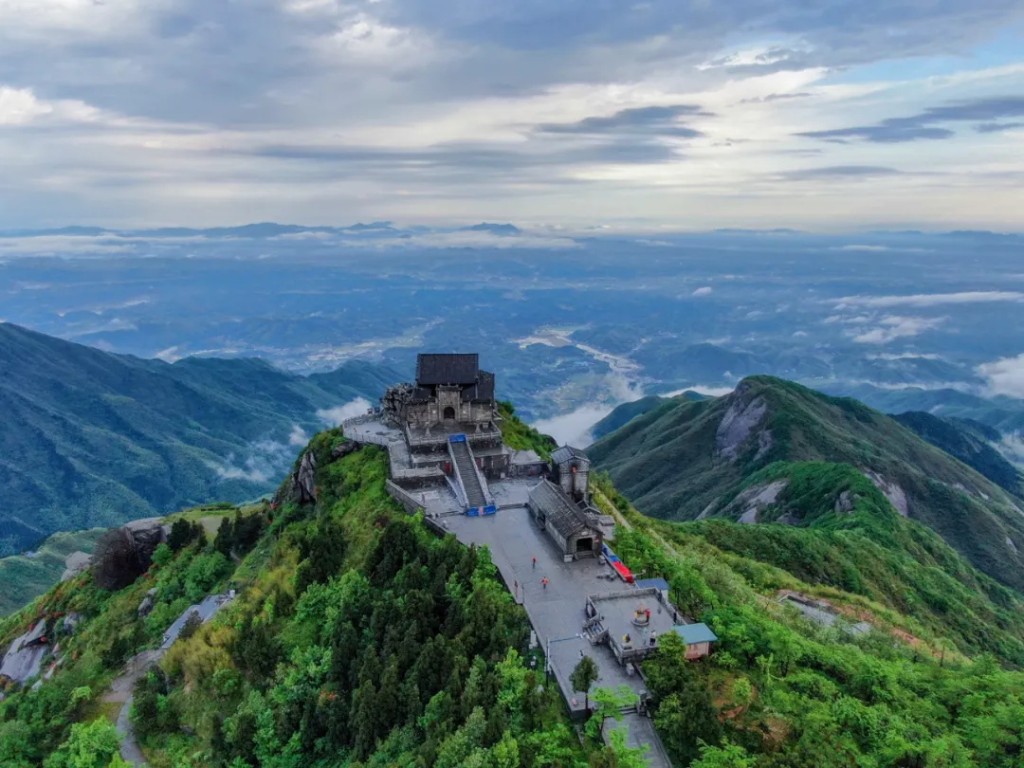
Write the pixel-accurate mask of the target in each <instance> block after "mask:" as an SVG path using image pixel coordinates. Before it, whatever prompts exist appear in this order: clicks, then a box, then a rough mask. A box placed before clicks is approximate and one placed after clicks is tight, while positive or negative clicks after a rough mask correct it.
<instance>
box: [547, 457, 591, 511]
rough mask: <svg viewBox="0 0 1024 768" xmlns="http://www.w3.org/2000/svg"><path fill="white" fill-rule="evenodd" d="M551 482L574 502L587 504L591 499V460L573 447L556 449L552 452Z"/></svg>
mask: <svg viewBox="0 0 1024 768" xmlns="http://www.w3.org/2000/svg"><path fill="white" fill-rule="evenodd" d="M551 480H552V482H554V483H557V484H558V485H559V486H561V488H562V490H563V491H564V492H565V494H566V495H567V496H569V497H570V498H571V499H573V500H574V501H577V502H583V503H586V502H587V501H588V500H589V498H590V497H589V493H590V485H589V483H590V458H589V457H588V456H587V454H585V453H584V452H583V451H581V450H580V449H579V448H573V447H572V446H571V445H563V446H562V447H561V448H556V449H555V450H554V451H552V452H551Z"/></svg>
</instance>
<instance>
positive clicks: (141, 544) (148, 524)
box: [124, 517, 170, 562]
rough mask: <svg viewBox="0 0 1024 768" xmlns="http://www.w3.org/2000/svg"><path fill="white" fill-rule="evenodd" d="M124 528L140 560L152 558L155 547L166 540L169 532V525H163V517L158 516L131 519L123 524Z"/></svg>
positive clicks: (146, 560)
mask: <svg viewBox="0 0 1024 768" xmlns="http://www.w3.org/2000/svg"><path fill="white" fill-rule="evenodd" d="M124 530H125V532H126V533H127V534H128V536H129V537H130V538H131V542H132V547H133V548H134V550H135V552H136V553H137V554H138V557H139V560H140V561H142V562H149V561H150V560H152V559H153V553H154V552H155V551H156V548H157V547H158V546H160V545H161V544H162V543H163V542H165V541H167V534H168V533H169V532H170V531H169V527H168V526H166V525H164V523H163V519H162V518H159V517H147V518H144V519H142V520H132V521H131V522H130V523H125V524H124Z"/></svg>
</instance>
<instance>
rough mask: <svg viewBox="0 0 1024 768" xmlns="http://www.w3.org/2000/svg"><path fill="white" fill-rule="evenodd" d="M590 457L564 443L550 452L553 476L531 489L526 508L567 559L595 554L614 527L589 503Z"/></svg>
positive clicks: (598, 551) (551, 474)
mask: <svg viewBox="0 0 1024 768" xmlns="http://www.w3.org/2000/svg"><path fill="white" fill-rule="evenodd" d="M589 482H590V459H589V458H588V457H587V455H586V454H585V453H584V452H583V451H581V450H580V449H579V448H573V447H572V446H569V445H563V446H562V447H561V448H557V449H555V450H554V451H552V453H551V471H550V479H544V480H541V481H540V482H539V483H538V484H537V485H536V486H534V487H533V488H532V489H530V493H529V498H528V501H527V505H526V506H527V508H528V509H529V510H530V512H531V513H532V514H533V517H534V519H535V520H536V521H537V523H538V524H539V525H540V526H541V528H543V529H544V530H545V531H546V532H547V534H548V535H549V536H550V537H551V538H552V540H553V541H554V542H555V544H556V545H557V546H558V548H559V550H560V551H561V553H562V557H563V558H564V559H565V560H566V561H569V560H574V559H576V558H579V557H594V556H595V555H597V554H598V553H600V551H601V545H602V544H603V543H604V539H605V536H606V533H607V531H608V530H609V528H610V526H611V524H612V523H611V521H610V519H608V518H606V517H605V516H603V515H602V514H601V513H600V512H599V511H598V510H597V509H595V508H594V507H593V506H591V504H590V487H589Z"/></svg>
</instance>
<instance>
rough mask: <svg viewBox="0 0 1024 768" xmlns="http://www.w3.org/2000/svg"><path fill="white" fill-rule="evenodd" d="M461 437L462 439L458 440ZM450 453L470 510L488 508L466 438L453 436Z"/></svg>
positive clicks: (449, 442)
mask: <svg viewBox="0 0 1024 768" xmlns="http://www.w3.org/2000/svg"><path fill="white" fill-rule="evenodd" d="M459 437H462V439H461V440H459V439H457V438H459ZM448 451H449V453H450V454H451V457H452V461H453V462H454V464H455V472H456V475H457V476H458V478H459V483H460V484H461V485H462V491H463V493H464V494H465V496H466V505H467V506H468V507H470V508H474V507H475V508H481V507H484V506H486V505H487V495H486V493H485V492H484V489H483V487H482V486H481V485H480V475H479V473H478V472H477V468H476V462H475V461H474V460H473V453H472V451H471V450H470V448H469V442H468V441H467V440H466V439H465V436H461V435H453V437H452V439H451V440H449V441H448Z"/></svg>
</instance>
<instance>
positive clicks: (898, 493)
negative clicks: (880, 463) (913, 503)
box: [864, 469, 910, 517]
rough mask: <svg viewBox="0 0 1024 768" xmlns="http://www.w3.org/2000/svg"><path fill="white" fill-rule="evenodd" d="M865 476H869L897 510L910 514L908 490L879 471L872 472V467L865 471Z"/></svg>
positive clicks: (905, 515)
mask: <svg viewBox="0 0 1024 768" xmlns="http://www.w3.org/2000/svg"><path fill="white" fill-rule="evenodd" d="M864 476H865V477H867V479H868V480H870V481H871V482H872V483H874V484H875V487H876V488H877V489H878V490H880V491H881V492H882V493H883V494H884V495H885V498H887V499H888V500H889V503H890V504H892V505H893V507H894V508H895V509H896V511H897V512H899V513H900V515H902V516H903V517H907V516H909V515H910V504H909V503H908V502H907V492H906V491H904V490H903V489H902V488H901V487H900V486H899V484H898V483H895V482H892V481H890V480H887V479H886V478H884V477H882V475H880V474H878V473H877V472H872V471H871V470H870V469H869V470H867V471H865V472H864Z"/></svg>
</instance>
